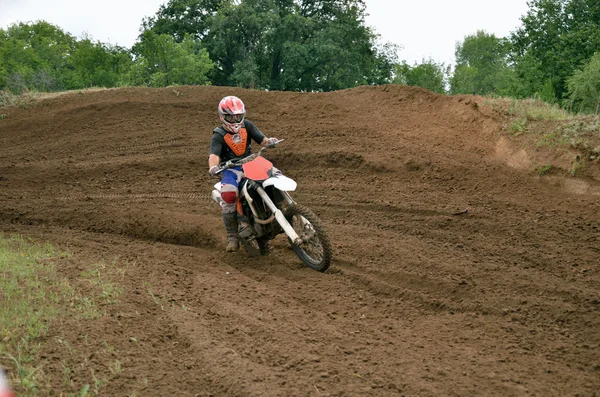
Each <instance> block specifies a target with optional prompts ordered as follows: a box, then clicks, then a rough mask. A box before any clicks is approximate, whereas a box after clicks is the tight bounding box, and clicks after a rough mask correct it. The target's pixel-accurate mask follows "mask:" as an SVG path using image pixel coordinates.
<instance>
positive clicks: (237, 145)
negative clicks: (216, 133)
mask: <svg viewBox="0 0 600 397" xmlns="http://www.w3.org/2000/svg"><path fill="white" fill-rule="evenodd" d="M223 139H224V140H225V143H226V144H227V146H229V149H231V151H232V152H233V153H234V154H235V155H236V156H238V157H239V156H242V155H244V153H246V149H247V148H248V146H247V144H248V132H247V131H246V129H245V128H240V131H239V132H238V133H237V134H225V135H224V136H223Z"/></svg>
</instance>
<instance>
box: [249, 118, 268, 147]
mask: <svg viewBox="0 0 600 397" xmlns="http://www.w3.org/2000/svg"><path fill="white" fill-rule="evenodd" d="M244 127H245V128H246V131H248V134H249V135H250V138H252V140H253V141H254V142H256V143H258V144H259V145H263V146H264V145H265V139H266V137H265V134H263V133H262V131H261V130H259V129H258V127H257V126H255V125H254V123H253V122H251V121H250V120H244Z"/></svg>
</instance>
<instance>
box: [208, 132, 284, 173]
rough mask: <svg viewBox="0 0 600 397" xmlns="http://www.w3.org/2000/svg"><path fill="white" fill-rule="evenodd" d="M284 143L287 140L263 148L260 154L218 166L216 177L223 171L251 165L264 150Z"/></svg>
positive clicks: (235, 159) (234, 159)
mask: <svg viewBox="0 0 600 397" xmlns="http://www.w3.org/2000/svg"><path fill="white" fill-rule="evenodd" d="M283 141H285V139H280V140H278V141H277V142H274V143H272V144H270V145H265V146H263V147H262V148H260V150H259V151H258V152H256V153H253V154H251V155H249V156H247V157H243V158H239V157H238V158H233V159H231V160H227V161H225V162H223V163H221V164H219V165H218V167H219V169H218V170H217V171H215V175H219V174H220V173H222V172H223V171H225V170H228V169H230V168H233V167H238V166H240V165H242V164H246V163H249V162H250V161H252V160H254V159H256V158H257V157H258V156H260V155H261V154H262V152H263V150H265V149H270V148H273V147H275V146H277V145H278V144H280V143H281V142H283Z"/></svg>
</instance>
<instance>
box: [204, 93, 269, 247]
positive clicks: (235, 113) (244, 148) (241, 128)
mask: <svg viewBox="0 0 600 397" xmlns="http://www.w3.org/2000/svg"><path fill="white" fill-rule="evenodd" d="M218 112H219V118H220V119H221V123H222V124H221V125H220V126H218V127H217V128H215V129H214V130H213V136H212V141H211V143H210V156H209V157H208V167H209V170H208V173H209V174H210V175H211V176H214V177H218V174H217V173H216V172H217V171H218V170H219V163H221V162H223V161H228V160H231V159H233V158H243V157H247V156H249V155H251V154H252V149H251V147H250V145H251V143H252V141H254V142H256V143H258V144H260V145H262V146H266V145H271V144H274V143H275V142H277V138H267V137H265V135H264V134H263V133H262V132H261V131H260V130H259V129H258V128H257V127H256V126H255V125H254V124H253V123H252V122H251V121H250V120H246V118H245V117H246V108H245V106H244V102H242V101H241V99H239V98H238V97H236V96H226V97H225V98H223V99H221V102H219V106H218ZM221 174H222V179H221V183H222V184H223V185H222V187H221V198H222V199H223V204H222V205H221V209H222V213H223V223H224V224H225V230H226V232H227V247H226V249H225V250H226V251H227V252H233V251H236V250H237V249H238V248H239V247H240V242H239V236H238V219H237V210H236V203H237V198H238V185H239V183H240V181H241V180H242V177H243V175H244V174H243V171H242V168H241V167H234V168H230V169H227V170H225V171H223V172H222V173H221Z"/></svg>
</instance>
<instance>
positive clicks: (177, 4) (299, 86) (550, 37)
mask: <svg viewBox="0 0 600 397" xmlns="http://www.w3.org/2000/svg"><path fill="white" fill-rule="evenodd" d="M528 4H529V10H528V12H527V14H526V15H524V16H522V17H521V22H522V23H521V26H520V27H518V28H517V29H516V30H515V31H514V32H513V33H512V34H511V35H510V36H509V37H496V36H495V35H493V34H488V33H486V32H485V31H478V32H475V33H474V34H472V35H469V36H467V37H465V38H464V40H462V41H461V42H459V43H457V46H456V52H455V54H456V65H455V67H454V70H452V69H451V68H450V66H449V65H444V64H442V63H438V62H436V61H434V60H431V59H430V60H423V61H422V62H421V63H420V64H414V65H409V64H407V63H406V62H405V61H402V62H401V61H399V59H398V55H397V54H398V47H397V46H396V45H394V44H391V43H381V42H380V41H379V39H378V36H377V34H376V33H375V31H374V30H373V29H372V28H371V27H369V26H367V25H366V24H365V15H366V11H367V10H366V6H365V3H364V0H169V1H168V2H167V3H166V4H163V5H162V6H160V7H159V9H158V11H157V12H156V14H155V15H153V16H150V17H148V18H145V19H144V20H143V21H142V23H141V29H140V30H141V33H140V35H139V37H138V40H137V41H136V43H135V44H134V45H133V46H132V48H130V49H128V48H124V47H119V46H113V45H110V44H105V43H100V42H94V41H92V39H91V38H90V37H85V36H84V37H83V38H81V39H77V38H75V37H73V36H72V35H70V34H68V33H65V32H64V31H63V30H62V29H60V28H59V27H57V26H54V25H52V24H49V23H47V22H44V21H38V22H36V23H18V24H14V25H12V26H10V27H8V28H7V29H5V30H4V29H0V59H1V60H2V62H1V63H0V89H3V90H9V91H12V92H14V93H20V92H23V91H24V90H39V91H58V90H70V89H80V88H85V87H116V86H152V87H163V86H168V85H187V84H212V85H222V86H240V87H246V88H256V89H266V90H286V91H332V90H339V89H344V88H350V87H355V86H358V85H378V84H387V83H395V84H406V85H414V86H421V87H424V88H427V89H429V90H431V91H434V92H439V93H450V94H478V95H497V96H509V97H515V98H527V97H533V96H536V97H539V98H541V99H543V100H545V101H547V102H553V103H559V104H562V105H565V106H568V107H571V108H572V109H574V110H576V111H585V112H596V113H597V112H598V110H599V108H600V2H599V1H598V0H530V1H529V3H528Z"/></svg>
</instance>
